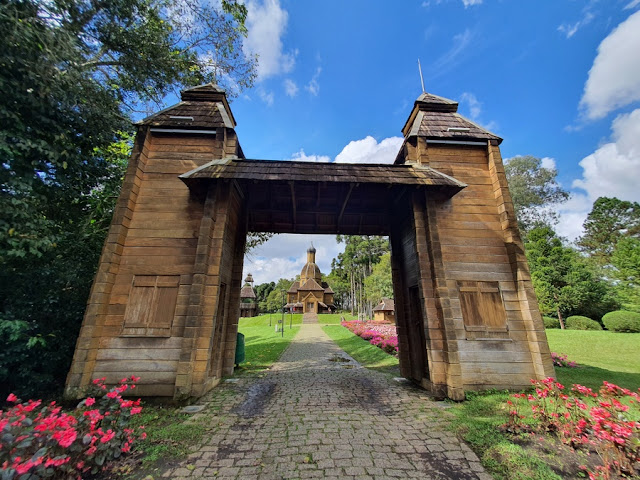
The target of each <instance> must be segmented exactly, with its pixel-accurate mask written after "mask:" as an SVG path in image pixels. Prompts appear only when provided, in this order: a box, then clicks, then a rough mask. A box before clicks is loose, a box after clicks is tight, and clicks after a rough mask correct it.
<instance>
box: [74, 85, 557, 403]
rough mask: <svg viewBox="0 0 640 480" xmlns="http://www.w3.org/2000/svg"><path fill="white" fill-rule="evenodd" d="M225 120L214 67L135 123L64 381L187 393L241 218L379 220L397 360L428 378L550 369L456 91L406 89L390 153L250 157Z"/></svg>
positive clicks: (459, 383) (492, 380)
mask: <svg viewBox="0 0 640 480" xmlns="http://www.w3.org/2000/svg"><path fill="white" fill-rule="evenodd" d="M235 126H236V122H235V119H234V116H233V114H232V112H231V109H230V108H229V105H228V103H227V100H226V97H225V94H224V92H223V91H221V90H220V89H218V88H217V87H216V86H215V85H203V86H200V87H196V88H192V89H189V90H185V91H184V92H183V93H182V99H181V101H180V103H178V104H177V105H174V106H172V107H170V108H168V109H166V110H163V111H161V112H159V113H157V114H155V115H152V116H151V117H149V118H147V119H145V120H143V121H142V122H140V123H139V124H138V126H137V127H138V133H137V136H136V140H135V144H134V148H133V152H132V155H131V158H130V161H129V167H128V170H127V173H126V176H125V179H124V183H123V187H122V192H121V194H120V197H119V199H118V202H117V206H116V209H115V213H114V216H113V221H112V223H111V227H110V230H109V234H108V238H107V240H106V242H105V246H104V249H103V252H102V256H101V259H100V264H99V267H98V272H97V274H96V277H95V281H94V284H93V287H92V290H91V294H90V298H89V301H88V305H87V310H86V313H85V317H84V320H83V324H82V328H81V331H80V335H79V338H78V340H77V344H76V350H75V355H74V359H73V363H72V366H71V369H70V372H69V375H68V377H67V394H68V395H69V396H78V395H81V394H82V389H83V388H85V387H87V386H88V385H89V384H90V383H91V380H92V379H93V378H96V377H103V376H104V377H106V378H107V382H109V383H113V384H115V383H117V382H118V381H119V380H120V379H121V378H122V377H124V376H128V375H132V374H135V375H136V376H139V377H141V380H140V384H139V389H138V390H137V391H138V392H139V394H140V395H153V396H168V397H174V398H181V397H189V396H199V395H202V394H203V393H205V392H206V391H207V390H209V389H211V388H213V387H214V386H215V385H216V384H217V383H218V382H220V380H221V378H222V377H223V376H224V375H230V374H232V373H233V368H234V356H235V346H236V333H237V329H238V317H239V315H240V293H241V288H242V266H243V259H244V245H245V241H246V234H247V231H255V232H275V233H280V232H288V233H316V234H337V233H339V234H345V235H350V234H362V235H388V236H389V237H390V243H391V263H392V275H393V282H394V295H395V312H396V327H397V331H398V339H399V350H400V351H399V359H400V369H401V373H402V375H403V376H405V377H407V378H410V379H412V380H413V381H415V382H416V383H418V384H420V385H421V386H423V387H424V388H426V389H428V390H429V391H431V392H432V393H433V394H434V395H436V396H448V397H450V398H453V399H461V398H463V397H464V391H465V390H480V389H487V388H523V387H527V386H528V385H529V384H530V383H529V379H531V378H537V379H541V378H545V377H548V376H552V375H553V374H554V370H553V364H552V362H551V357H550V352H549V347H548V344H547V339H546V336H545V331H544V327H543V324H542V319H541V316H540V312H539V311H538V304H537V301H536V297H535V294H534V291H533V287H532V284H531V278H530V274H529V270H528V266H527V261H526V258H525V256H524V251H523V246H522V242H521V240H520V236H519V232H518V228H517V223H516V219H515V215H514V211H513V205H512V202H511V197H510V195H509V189H508V187H507V181H506V176H505V173H504V167H503V164H502V159H501V156H500V148H499V144H500V142H501V141H502V140H501V139H500V138H498V137H497V136H495V135H493V134H491V133H490V132H487V131H486V130H484V129H482V128H480V127H479V126H477V125H475V124H474V123H472V122H470V121H469V120H467V119H465V118H463V117H462V116H460V115H459V114H458V113H457V103H456V102H453V101H451V100H447V99H444V98H441V97H438V96H435V95H430V94H426V93H425V94H423V95H421V96H420V97H419V98H418V100H417V101H416V102H415V103H414V106H413V109H412V111H411V113H410V115H409V118H408V120H407V122H406V124H405V125H404V127H403V129H402V132H403V134H404V143H403V145H402V147H401V149H400V152H399V153H398V156H397V159H396V161H395V164H394V165H377V164H376V165H370V164H369V165H367V164H358V165H349V164H332V163H328V164H317V163H305V162H290V161H264V160H250V159H247V158H245V156H244V154H243V151H242V149H241V148H240V144H239V142H238V139H237V136H236V132H235ZM314 275H315V273H314ZM314 281H316V280H315V276H314ZM316 283H317V282H316ZM324 303H326V302H324Z"/></svg>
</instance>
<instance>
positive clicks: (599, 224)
mask: <svg viewBox="0 0 640 480" xmlns="http://www.w3.org/2000/svg"><path fill="white" fill-rule="evenodd" d="M582 226H583V228H584V235H583V236H582V237H581V238H580V240H579V241H578V245H579V246H580V247H581V248H582V250H583V251H584V252H585V253H587V255H589V256H590V257H591V258H592V259H593V261H594V262H595V263H596V265H598V266H600V267H604V266H606V265H609V264H610V263H611V255H612V254H613V252H614V250H615V248H616V244H617V243H618V241H619V240H620V239H622V238H636V239H639V238H640V204H639V203H637V202H627V201H624V200H620V199H618V198H615V197H613V198H609V197H600V198H598V199H597V200H596V201H595V202H594V204H593V207H592V209H591V212H590V213H589V215H588V216H587V219H586V220H585V221H584V223H583V224H582Z"/></svg>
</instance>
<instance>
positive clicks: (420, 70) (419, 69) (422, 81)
mask: <svg viewBox="0 0 640 480" xmlns="http://www.w3.org/2000/svg"><path fill="white" fill-rule="evenodd" d="M418 71H419V72H420V83H421V84H422V93H425V91H424V79H423V78H422V67H421V66H420V59H418Z"/></svg>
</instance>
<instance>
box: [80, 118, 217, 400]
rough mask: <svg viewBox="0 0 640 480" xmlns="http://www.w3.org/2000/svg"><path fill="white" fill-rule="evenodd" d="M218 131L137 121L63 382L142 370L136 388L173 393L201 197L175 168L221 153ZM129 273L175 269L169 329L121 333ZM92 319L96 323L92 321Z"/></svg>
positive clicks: (109, 377)
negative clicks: (176, 131) (164, 128)
mask: <svg viewBox="0 0 640 480" xmlns="http://www.w3.org/2000/svg"><path fill="white" fill-rule="evenodd" d="M143 132H144V133H145V134H144V135H143V134H142V133H143ZM224 137H225V133H224V131H222V130H220V131H219V132H218V134H217V135H193V134H183V135H164V134H152V133H150V132H149V131H148V130H146V129H142V130H141V132H140V133H139V134H138V137H137V144H139V146H138V149H139V150H138V151H134V153H133V154H132V157H131V160H130V165H129V169H128V172H127V176H126V177H125V182H124V184H123V188H122V193H121V196H120V199H119V202H118V211H117V212H116V215H114V218H113V221H112V225H111V229H110V233H109V237H108V239H107V243H106V244H105V250H104V252H103V255H102V258H101V263H100V267H99V273H98V275H97V276H96V280H95V282H94V287H93V290H92V293H91V296H90V299H89V306H88V308H87V313H86V314H85V320H84V323H83V332H81V336H80V339H79V340H78V347H77V349H76V356H75V357H74V362H73V364H72V368H71V372H70V374H69V380H68V388H71V387H84V386H86V385H87V384H88V383H89V382H90V380H91V379H92V378H99V377H106V378H107V382H108V383H117V382H118V381H119V380H120V379H121V378H123V377H125V376H128V375H132V374H134V375H136V376H139V377H141V380H140V384H139V387H138V388H139V390H138V392H139V394H140V395H151V396H173V395H174V393H175V381H176V373H177V369H178V364H179V361H180V355H181V350H182V340H181V337H182V336H183V332H184V329H185V319H186V317H187V314H188V305H189V301H188V299H189V290H190V287H191V281H192V274H193V268H194V264H195V261H196V253H197V252H196V250H197V243H198V233H199V228H200V222H201V217H202V213H203V202H202V201H201V200H198V199H196V198H194V197H193V196H192V195H191V194H190V192H189V189H188V188H187V187H186V185H185V184H184V183H183V182H182V181H181V180H180V179H179V178H178V175H180V174H181V173H184V172H187V171H189V170H191V169H194V168H196V167H199V166H201V165H203V164H204V163H206V162H208V161H210V160H213V159H215V158H221V157H222V155H223V154H224V148H223V147H224ZM112 251H113V252H116V253H118V254H119V255H118V258H114V255H113V253H112ZM135 275H171V276H177V277H179V287H178V300H177V306H176V311H175V317H174V319H173V324H172V327H171V333H170V335H171V336H170V337H126V336H122V325H123V319H124V313H125V310H126V307H127V302H128V300H129V294H130V291H131V287H132V282H133V278H134V276H135ZM104 279H107V280H109V281H110V282H112V283H111V285H110V288H108V289H107V288H105V286H104V282H103V280H104ZM92 322H95V323H96V324H97V325H98V328H93V329H91V328H90V326H91V323H92ZM86 327H89V328H86ZM87 342H88V343H89V345H90V347H91V348H90V349H89V350H88V352H87V355H84V353H83V352H84V349H83V348H82V347H83V346H84V345H85V344H86V343H87ZM83 357H85V359H84V361H83ZM79 371H82V376H81V378H78V373H79Z"/></svg>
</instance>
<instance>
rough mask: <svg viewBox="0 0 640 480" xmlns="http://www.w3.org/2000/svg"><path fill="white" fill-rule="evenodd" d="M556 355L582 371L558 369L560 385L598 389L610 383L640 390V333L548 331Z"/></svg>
mask: <svg viewBox="0 0 640 480" xmlns="http://www.w3.org/2000/svg"><path fill="white" fill-rule="evenodd" d="M546 332H547V338H548V340H549V348H551V351H552V352H556V353H564V354H566V355H568V357H569V360H573V361H574V362H577V363H578V365H579V368H556V375H557V376H558V381H559V382H560V383H562V384H565V385H572V384H574V383H579V384H582V385H586V386H587V387H591V388H594V389H598V388H600V386H602V381H603V380H606V381H608V382H611V383H615V384H616V385H620V386H621V387H625V388H630V389H634V390H635V389H637V388H638V387H640V348H639V347H640V333H615V332H606V331H585V330H559V329H548V330H546Z"/></svg>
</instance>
